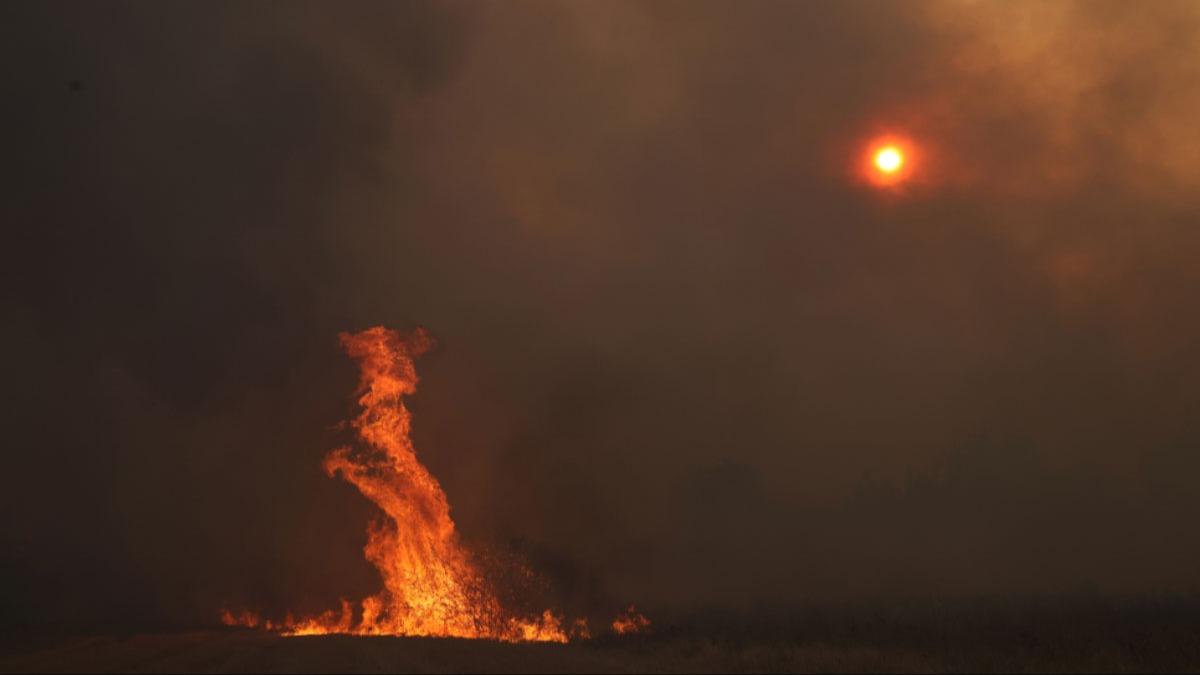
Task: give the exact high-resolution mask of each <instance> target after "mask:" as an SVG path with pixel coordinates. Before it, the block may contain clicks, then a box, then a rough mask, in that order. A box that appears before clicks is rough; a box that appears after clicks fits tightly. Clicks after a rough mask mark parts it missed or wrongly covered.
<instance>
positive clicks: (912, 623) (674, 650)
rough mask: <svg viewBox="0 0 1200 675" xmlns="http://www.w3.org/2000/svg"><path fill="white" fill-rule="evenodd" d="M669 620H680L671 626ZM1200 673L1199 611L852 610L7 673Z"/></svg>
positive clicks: (156, 646) (114, 657)
mask: <svg viewBox="0 0 1200 675" xmlns="http://www.w3.org/2000/svg"><path fill="white" fill-rule="evenodd" d="M668 619H669V618H668ZM863 671H868V672H964V671H965V672H1200V603H1197V602H1196V601H1195V600H1194V599H1189V600H1170V601H1150V602H1145V601H1142V602H1136V603H1105V602H1099V601H1096V602H1091V601H1089V602H1082V603H1081V602H1076V601H1072V602H1067V603H1058V602H1041V601H1039V602H1037V603H1007V604H1006V603H1000V604H995V603H993V604H988V605H978V604H970V605H964V606H958V607H947V606H945V605H929V604H925V605H921V606H916V607H913V606H892V607H886V608H874V609H864V608H839V609H834V610H820V611H816V610H813V611H805V612H800V613H796V612H789V613H782V614H781V613H767V612H756V613H752V614H748V615H735V614H720V613H717V614H701V615H692V616H689V617H684V618H681V619H679V620H677V621H671V620H668V621H663V622H660V624H659V625H658V627H657V630H656V632H655V633H654V634H652V635H647V636H635V637H633V638H631V639H617V638H613V637H605V638H601V639H597V640H592V641H589V642H583V643H576V644H570V645H544V644H517V645H510V644H498V643H493V642H485V641H478V640H454V639H428V638H367V637H352V636H319V637H302V638H284V637H278V636H275V635H269V634H265V633H261V632H257V631H251V630H235V629H211V630H204V631H191V632H186V631H185V632H174V633H147V632H136V633H134V632H131V633H127V634H125V635H120V636H103V637H66V636H64V635H61V634H60V635H59V636H57V637H47V636H46V635H45V634H44V633H43V634H41V635H40V636H39V634H38V633H36V632H26V633H22V632H20V631H9V632H7V634H6V635H5V636H4V639H3V641H2V643H0V672H199V673H240V672H265V673H272V672H279V673H293V672H294V673H305V672H312V673H335V672H336V673H443V672H444V673H464V672H465V673H472V672H496V673H517V672H547V673H549V672H562V673H572V672H586V673H601V672H603V673H622V672H665V673H671V672H863Z"/></svg>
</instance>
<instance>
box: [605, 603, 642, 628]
mask: <svg viewBox="0 0 1200 675" xmlns="http://www.w3.org/2000/svg"><path fill="white" fill-rule="evenodd" d="M649 627H650V619H647V618H646V617H645V616H644V615H643V614H642V613H641V612H639V611H637V607H634V606H633V605H630V606H629V607H628V608H627V609H626V610H625V611H624V612H623V613H621V614H620V615H618V616H617V618H615V619H613V622H612V629H613V632H614V633H616V634H617V635H631V634H633V633H643V632H645V630H646V629H647V628H649Z"/></svg>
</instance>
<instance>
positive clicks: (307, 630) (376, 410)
mask: <svg viewBox="0 0 1200 675" xmlns="http://www.w3.org/2000/svg"><path fill="white" fill-rule="evenodd" d="M340 338H341V343H342V347H343V348H344V349H345V350H346V353H347V354H349V355H350V356H351V357H353V358H355V359H357V360H358V362H359V369H360V372H361V379H360V382H359V392H361V396H360V397H359V399H358V403H359V405H360V406H361V407H362V411H361V412H360V413H359V415H358V416H357V417H356V418H355V419H354V420H353V421H352V422H351V424H352V426H353V427H354V429H355V430H356V432H357V435H358V438H359V439H360V440H361V441H362V447H357V448H352V447H341V448H338V449H336V450H333V451H332V452H330V453H329V455H328V456H327V457H326V458H325V462H324V468H325V472H326V473H327V474H329V476H331V477H334V476H340V477H341V478H343V479H345V480H347V481H349V482H350V483H351V484H352V485H354V486H355V487H357V488H358V490H359V492H361V493H362V494H363V496H365V497H366V498H367V499H370V500H371V501H372V502H374V503H375V505H376V506H378V507H379V509H380V510H381V511H382V512H383V514H382V515H383V517H382V518H381V519H379V520H377V521H375V522H372V523H371V524H370V525H369V526H368V528H367V544H366V546H365V548H364V554H365V555H366V558H367V560H369V561H370V562H371V563H372V564H373V565H375V567H376V569H378V570H379V574H380V576H381V577H382V579H383V588H382V589H381V590H380V591H379V592H378V593H376V594H375V595H371V596H369V597H366V598H363V599H362V601H361V602H360V603H358V606H359V611H358V612H357V615H358V619H357V621H355V614H356V612H355V608H354V605H353V603H351V602H349V601H347V600H342V606H341V608H340V609H339V610H336V611H335V610H330V611H327V612H325V613H323V614H320V615H318V616H315V617H308V618H303V619H299V620H297V619H296V618H294V617H293V616H291V615H290V614H289V615H288V616H287V617H286V618H285V619H284V620H283V621H279V622H272V621H270V620H266V621H264V620H262V618H261V617H259V615H257V614H255V613H253V612H248V611H243V612H240V613H237V614H234V613H232V612H230V611H229V610H223V611H222V613H221V621H222V623H224V624H225V625H227V626H241V627H248V628H261V629H265V630H268V631H276V632H279V633H282V634H284V635H293V636H294V635H325V634H330V633H345V634H354V635H402V636H433V637H459V638H483V639H492V640H499V641H504V642H520V641H536V642H567V640H568V639H569V638H574V639H588V638H590V637H591V633H590V631H589V629H588V624H587V620H586V619H577V620H575V621H574V622H573V623H572V624H570V626H568V627H564V624H563V619H562V618H561V617H560V616H558V615H556V614H554V613H553V612H551V611H550V610H545V611H544V612H542V614H541V615H539V616H520V615H517V614H515V613H513V612H511V611H509V610H507V609H506V608H505V607H504V606H503V605H502V603H501V602H500V600H499V598H498V596H497V594H496V593H495V589H493V588H492V587H491V586H490V584H489V583H488V580H487V579H486V578H485V576H484V575H483V574H482V571H481V570H480V569H479V567H478V563H477V562H476V561H477V560H478V559H477V558H475V557H473V556H472V555H471V552H470V551H469V550H468V549H467V548H466V547H465V546H464V545H463V543H462V542H461V541H460V539H459V536H458V532H457V530H456V529H455V526H454V521H453V520H452V519H451V518H450V504H449V502H448V501H447V499H446V493H445V492H444V491H443V490H442V487H441V485H440V484H439V483H438V481H437V479H436V478H434V477H433V475H432V474H430V473H429V470H428V469H426V468H425V466H424V465H423V464H421V462H420V460H419V459H418V458H417V452H416V449H415V448H414V447H413V444H412V440H411V439H410V437H409V431H410V427H411V415H410V413H409V411H408V408H407V407H405V405H404V397H405V396H408V395H411V394H413V393H414V392H415V391H416V388H417V373H416V369H415V367H414V365H413V360H414V359H415V358H416V357H418V356H420V355H421V354H423V353H425V352H426V351H428V350H429V348H430V347H432V346H433V339H432V338H431V337H430V336H429V334H428V333H426V332H425V331H424V330H421V329H417V330H415V331H413V332H412V333H410V334H408V335H404V334H401V333H399V332H397V331H394V330H390V329H387V328H384V327H382V326H377V327H375V328H370V329H368V330H365V331H363V332H361V333H357V334H349V333H343V334H341V336H340ZM618 623H620V625H621V626H622V627H624V626H630V627H629V628H619V627H618ZM649 623H650V622H649V621H648V620H647V619H646V618H645V617H644V616H641V615H640V614H638V613H637V612H636V610H634V608H633V607H632V606H631V607H630V608H629V611H628V612H627V616H624V617H618V620H617V621H615V622H614V623H613V629H614V630H616V631H617V632H618V633H625V632H634V631H637V630H641V629H643V628H645V627H646V626H648V625H649Z"/></svg>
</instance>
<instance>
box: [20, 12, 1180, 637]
mask: <svg viewBox="0 0 1200 675" xmlns="http://www.w3.org/2000/svg"><path fill="white" fill-rule="evenodd" d="M0 23H2V24H3V25H4V26H6V28H7V31H6V33H8V35H9V37H7V38H6V39H5V40H4V43H5V44H4V46H3V48H2V49H3V53H4V58H3V59H0V72H2V73H3V82H4V90H5V93H4V97H3V101H4V102H3V104H2V106H0V115H2V117H0V123H2V126H3V129H4V132H5V134H4V135H5V137H6V141H5V152H4V160H5V162H4V163H5V166H6V170H5V175H6V177H5V178H4V179H3V180H4V186H5V190H4V192H5V198H4V200H3V202H2V204H3V205H2V206H0V209H3V221H4V223H5V228H4V245H3V247H2V248H3V250H4V258H5V262H4V265H3V274H4V285H3V294H4V298H5V329H4V331H3V332H2V335H3V338H4V342H3V353H4V354H5V355H6V360H7V367H6V369H5V372H6V377H5V379H6V382H7V387H6V390H7V396H6V397H5V398H6V404H5V405H4V406H3V410H4V415H5V421H4V429H5V431H6V433H5V439H6V446H7V451H6V453H5V470H4V472H3V476H4V488H3V490H2V491H0V495H2V497H3V500H4V508H3V511H2V513H3V522H2V525H0V566H2V577H3V585H2V587H0V594H2V595H0V600H2V601H0V606H2V607H3V619H4V620H5V621H6V622H8V623H10V624H13V623H28V624H41V623H63V624H72V623H81V624H99V623H104V624H105V625H112V624H113V623H126V624H138V625H168V624H170V625H176V624H179V625H189V624H190V625H197V624H204V623H211V622H212V620H213V619H214V617H215V616H216V612H217V611H218V610H219V609H220V608H221V607H224V606H246V607H251V608H260V609H262V610H264V611H268V612H270V611H284V610H288V609H295V610H299V611H304V610H309V611H314V610H317V609H323V608H326V607H331V606H334V605H335V604H336V602H337V599H338V598H339V597H348V598H357V597H361V596H362V595H364V594H366V593H369V592H371V591H373V590H374V589H375V587H376V586H377V584H378V579H377V578H376V577H375V576H374V571H373V570H372V569H371V568H370V566H369V565H368V564H367V563H366V562H364V561H363V559H362V555H361V547H362V545H363V542H364V540H365V535H364V530H365V527H366V523H367V521H368V520H369V519H370V518H372V517H373V515H374V511H373V507H372V506H371V505H370V504H369V503H368V502H366V500H364V499H363V498H362V497H361V496H359V495H358V494H357V493H356V492H355V491H354V489H353V488H352V487H350V486H348V485H346V484H344V483H342V482H340V481H337V480H333V479H330V478H328V477H326V476H325V475H324V474H323V472H322V471H321V467H320V463H321V458H322V457H323V455H324V454H325V452H327V451H328V450H329V449H331V448H333V447H335V446H337V445H339V444H342V443H345V442H347V437H346V433H345V429H344V428H342V427H339V426H338V422H339V421H341V420H344V419H347V418H348V417H350V416H352V415H353V414H354V387H355V384H356V377H357V375H356V372H355V366H354V364H353V362H352V361H351V360H350V359H348V358H347V357H346V356H345V355H344V354H342V353H341V352H340V350H339V348H338V342H337V335H338V333H339V332H341V331H353V330H360V329H363V328H366V327H369V326H373V325H380V324H382V325H386V326H390V327H394V328H400V329H409V328H412V327H415V326H418V325H420V326H424V327H426V328H427V329H428V330H429V331H430V332H431V333H432V334H433V336H434V337H435V338H436V339H437V341H438V347H437V348H436V349H435V350H434V351H433V352H432V353H431V354H429V355H427V356H425V357H424V358H423V359H422V360H421V361H420V362H419V363H418V370H419V372H420V375H421V378H422V380H421V384H420V387H419V391H418V393H417V395H416V396H415V397H414V398H413V399H412V400H411V409H412V411H413V414H414V440H415V443H416V446H417V448H418V452H419V453H420V456H421V457H422V459H423V460H424V461H425V462H426V463H427V465H428V466H429V468H430V469H431V471H432V472H433V473H434V475H436V476H437V477H438V478H439V480H440V481H441V482H442V484H443V486H444V487H445V489H446V492H447V494H448V495H449V498H450V503H451V505H452V508H453V515H454V517H455V519H456V521H457V523H458V525H459V528H460V530H461V531H462V535H463V537H464V539H466V540H467V541H468V542H470V543H471V544H472V545H473V546H477V547H479V548H480V549H483V550H495V551H506V552H517V553H518V554H519V555H521V556H524V557H526V558H528V559H529V560H530V561H531V562H532V564H534V565H535V566H536V567H538V568H539V569H540V570H541V571H542V572H543V574H544V575H546V577H547V579H548V580H549V585H550V586H552V587H554V588H555V589H556V590H555V591H554V592H555V593H557V594H558V596H559V597H558V599H557V602H560V603H563V604H565V605H572V604H573V606H585V605H588V604H589V603H601V604H602V603H605V602H612V603H628V602H637V603H639V604H640V605H642V606H648V607H655V606H657V607H683V608H686V607H690V606H700V605H711V604H734V605H736V604H743V603H757V602H766V601H770V602H775V603H781V602H782V603H796V604H802V603H805V602H809V601H824V600H842V599H857V598H879V597H899V596H903V597H911V596H916V597H954V596H971V595H982V594H1033V595H1037V594H1044V593H1051V594H1053V593H1070V592H1075V591H1077V590H1080V589H1090V590H1093V591H1094V590H1099V591H1102V592H1105V593H1112V594H1128V593H1182V592H1194V591H1196V590H1200V588H1198V587H1200V583H1198V582H1200V577H1198V576H1197V574H1198V573H1197V569H1200V565H1198V564H1197V563H1198V562H1200V541H1198V540H1197V539H1196V537H1195V536H1194V532H1193V528H1194V515H1195V514H1196V513H1198V512H1200V511H1198V509H1200V492H1198V489H1197V487H1196V481H1195V480H1194V477H1195V476H1196V475H1197V471H1198V470H1200V455H1198V454H1197V451H1198V450H1200V448H1198V443H1200V424H1198V423H1197V421H1196V415H1197V413H1198V412H1200V408H1198V405H1200V393H1198V392H1197V383H1198V382H1200V380H1198V376H1200V341H1198V338H1200V318H1197V316H1198V315H1197V313H1196V312H1195V309H1194V308H1195V298H1196V297H1198V295H1200V266H1198V265H1197V264H1196V260H1197V259H1198V256H1200V230H1198V229H1197V226H1198V225H1200V220H1198V218H1200V126H1197V125H1196V124H1195V119H1196V118H1197V114H1198V113H1200V48H1198V45H1200V12H1197V10H1196V7H1195V5H1194V4H1192V3H1186V2H1181V3H1171V2H1166V1H1163V2H1153V3H1136V4H1135V3H1124V2H1086V3H1067V2H1056V3H1044V2H1033V1H1029V2H1024V1H1022V2H1007V1H1006V2H991V3H989V2H930V3H916V2H842V1H839V2H795V3H783V2H763V3H758V2H738V3H732V2H712V3H708V2H687V3H673V2H645V3H618V2H571V3H566V2H563V3H532V2H531V3H462V4H457V3H429V4H426V3H410V2H406V3H382V4H367V3H336V4H335V3H328V4H319V3H318V4H309V3H229V4H221V3H185V2H152V3H29V4H25V3H15V2H12V3H5V4H4V6H3V7H2V8H0ZM885 132H899V133H903V134H905V135H906V136H907V137H909V138H911V139H912V140H913V142H914V143H915V145H916V146H917V147H918V148H920V151H921V157H922V163H921V165H920V167H919V170H918V171H916V172H915V173H914V177H913V180H912V181H911V182H909V183H907V184H906V185H905V186H904V187H903V189H901V190H899V191H881V190H878V189H875V188H873V187H871V186H870V185H867V184H865V183H864V182H863V181H862V180H861V179H860V177H859V176H857V175H856V173H855V171H856V167H857V165H858V164H857V163H858V162H859V160H860V153H861V151H862V147H863V145H864V144H865V143H867V142H869V141H870V139H871V138H872V137H874V136H875V135H877V134H879V133H885Z"/></svg>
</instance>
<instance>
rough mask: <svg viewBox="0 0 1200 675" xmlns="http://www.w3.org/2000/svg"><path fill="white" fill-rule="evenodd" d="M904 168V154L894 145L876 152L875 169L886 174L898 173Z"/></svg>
mask: <svg viewBox="0 0 1200 675" xmlns="http://www.w3.org/2000/svg"><path fill="white" fill-rule="evenodd" d="M902 166H904V153H903V152H901V151H900V149H899V148H897V147H896V146H894V145H889V146H886V147H883V148H880V149H879V150H878V151H876V152H875V168H877V169H879V170H880V171H882V172H884V173H896V172H897V171H899V170H900V167H902Z"/></svg>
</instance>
